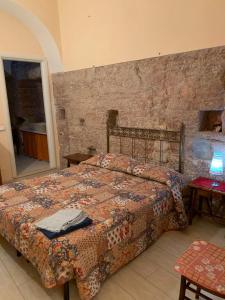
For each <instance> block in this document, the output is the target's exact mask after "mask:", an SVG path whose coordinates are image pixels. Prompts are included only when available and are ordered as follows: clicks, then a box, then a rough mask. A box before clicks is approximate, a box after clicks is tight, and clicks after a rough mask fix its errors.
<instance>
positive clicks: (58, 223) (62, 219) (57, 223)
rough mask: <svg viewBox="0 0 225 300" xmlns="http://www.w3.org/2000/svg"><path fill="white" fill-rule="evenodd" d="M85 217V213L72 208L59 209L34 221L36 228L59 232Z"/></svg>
mask: <svg viewBox="0 0 225 300" xmlns="http://www.w3.org/2000/svg"><path fill="white" fill-rule="evenodd" d="M85 218H87V214H86V213H85V212H84V211H82V210H80V209H74V208H66V209H61V210H59V211H58V212H56V213H55V214H53V215H51V216H49V217H46V218H44V219H42V220H40V221H38V222H36V223H35V225H36V227H37V228H42V229H46V230H48V231H52V232H60V231H62V230H66V229H67V228H69V227H71V226H73V225H76V224H79V223H81V222H82V221H84V220H85Z"/></svg>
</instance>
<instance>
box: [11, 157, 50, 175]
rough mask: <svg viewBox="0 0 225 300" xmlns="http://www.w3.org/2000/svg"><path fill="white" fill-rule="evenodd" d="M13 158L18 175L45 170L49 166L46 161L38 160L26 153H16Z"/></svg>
mask: <svg viewBox="0 0 225 300" xmlns="http://www.w3.org/2000/svg"><path fill="white" fill-rule="evenodd" d="M15 159H16V171H17V176H19V177H21V176H25V175H29V174H34V173H37V172H41V171H45V170H48V169H49V168H50V166H49V162H48V161H45V160H38V159H35V158H32V157H29V156H26V155H16V156H15Z"/></svg>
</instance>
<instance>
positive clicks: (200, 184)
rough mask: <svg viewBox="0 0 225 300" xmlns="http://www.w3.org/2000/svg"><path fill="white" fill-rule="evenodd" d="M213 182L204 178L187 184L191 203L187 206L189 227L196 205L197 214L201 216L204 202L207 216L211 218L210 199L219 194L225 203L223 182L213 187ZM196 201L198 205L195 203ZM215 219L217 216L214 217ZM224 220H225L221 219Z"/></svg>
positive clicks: (224, 183)
mask: <svg viewBox="0 0 225 300" xmlns="http://www.w3.org/2000/svg"><path fill="white" fill-rule="evenodd" d="M214 182H215V180H213V179H209V178H206V177H198V178H196V179H194V180H192V181H191V182H190V183H189V185H188V186H189V187H190V189H191V201H190V206H189V225H191V224H192V220H193V216H194V212H195V211H196V204H198V212H199V214H201V211H202V202H203V200H205V201H206V204H207V208H208V211H209V215H210V216H211V217H213V211H212V199H213V195H214V194H219V195H220V196H221V197H222V199H223V201H225V182H223V181H217V182H218V183H219V185H218V186H213V183H214ZM197 201H198V203H197ZM215 217H217V216H215ZM222 219H223V220H225V218H222Z"/></svg>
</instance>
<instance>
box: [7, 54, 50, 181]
mask: <svg viewBox="0 0 225 300" xmlns="http://www.w3.org/2000/svg"><path fill="white" fill-rule="evenodd" d="M2 65H3V69H4V78H5V87H6V96H7V106H8V113H9V122H10V129H11V142H12V143H11V144H12V148H13V149H12V152H13V153H12V155H13V156H14V157H12V162H14V164H13V165H14V166H13V167H15V168H14V169H15V170H14V172H13V173H14V177H23V176H26V175H31V174H36V173H39V172H43V171H47V170H49V169H50V168H54V167H55V164H56V162H55V151H54V145H52V140H53V131H52V117H51V108H50V103H49V99H48V98H49V97H47V93H46V91H45V90H44V88H46V85H45V86H43V83H44V81H43V65H42V63H41V62H34V61H25V60H15V59H3V60H2ZM49 138H50V141H49Z"/></svg>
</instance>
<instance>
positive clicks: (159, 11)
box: [58, 0, 225, 70]
mask: <svg viewBox="0 0 225 300" xmlns="http://www.w3.org/2000/svg"><path fill="white" fill-rule="evenodd" d="M58 4H59V14H60V23H61V41H62V51H63V61H64V67H65V70H75V69H81V68H86V67H90V66H93V65H95V66H99V65H106V64H113V63H117V62H123V61H129V60H135V59H141V58H148V57H154V56H158V55H159V53H160V55H165V54H169V53H178V52H185V51H189V50H194V49H202V48H208V47H214V46H218V45H224V44H225V1H224V0H113V1H111V0H58Z"/></svg>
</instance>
